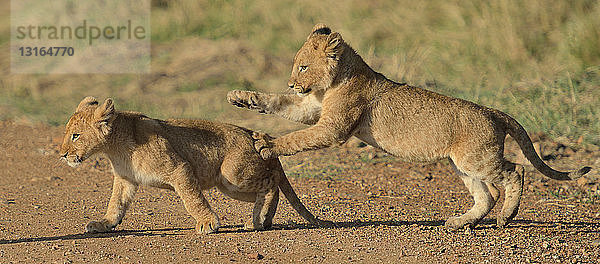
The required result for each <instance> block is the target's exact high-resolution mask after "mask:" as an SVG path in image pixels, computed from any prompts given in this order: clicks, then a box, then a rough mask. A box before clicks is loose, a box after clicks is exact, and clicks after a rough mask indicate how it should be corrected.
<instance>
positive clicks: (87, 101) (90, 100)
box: [75, 96, 98, 112]
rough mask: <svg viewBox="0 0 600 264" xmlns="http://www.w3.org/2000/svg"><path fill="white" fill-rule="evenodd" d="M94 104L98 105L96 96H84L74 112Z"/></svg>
mask: <svg viewBox="0 0 600 264" xmlns="http://www.w3.org/2000/svg"><path fill="white" fill-rule="evenodd" d="M96 105H98V100H96V98H95V97H93V96H88V97H86V98H83V100H81V102H80V103H79V105H78V106H77V109H75V112H81V111H82V110H84V109H86V108H88V107H90V106H96Z"/></svg>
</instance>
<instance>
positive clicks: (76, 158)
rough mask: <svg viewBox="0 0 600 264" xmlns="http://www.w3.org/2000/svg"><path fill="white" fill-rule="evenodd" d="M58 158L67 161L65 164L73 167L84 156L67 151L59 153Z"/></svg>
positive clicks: (79, 162)
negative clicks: (70, 153)
mask: <svg viewBox="0 0 600 264" xmlns="http://www.w3.org/2000/svg"><path fill="white" fill-rule="evenodd" d="M60 159H61V160H64V161H66V162H67V165H69V166H71V167H73V168H75V167H77V166H79V164H81V162H82V161H83V160H84V158H82V157H80V156H79V155H77V154H72V155H69V152H65V154H62V155H60Z"/></svg>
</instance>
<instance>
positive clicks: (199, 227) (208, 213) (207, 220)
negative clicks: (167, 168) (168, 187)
mask: <svg viewBox="0 0 600 264" xmlns="http://www.w3.org/2000/svg"><path fill="white" fill-rule="evenodd" d="M174 187H175V192H177V194H178V195H179V197H181V199H182V200H183V205H184V206H185V209H186V210H187V211H188V213H190V214H191V215H192V217H194V219H196V233H198V234H209V233H214V232H217V230H218V229H219V217H218V216H217V214H216V213H215V212H214V211H213V210H212V208H211V207H210V205H209V204H208V201H207V200H206V198H205V197H204V194H202V190H201V188H200V186H198V184H197V182H196V181H195V180H193V179H192V176H191V173H185V174H183V175H178V176H177V178H176V182H175V184H174Z"/></svg>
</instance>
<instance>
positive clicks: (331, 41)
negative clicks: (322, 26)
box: [325, 32, 344, 60]
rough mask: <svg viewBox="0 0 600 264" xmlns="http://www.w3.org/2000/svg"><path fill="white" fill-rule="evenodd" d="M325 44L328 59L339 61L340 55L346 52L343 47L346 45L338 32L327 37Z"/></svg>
mask: <svg viewBox="0 0 600 264" xmlns="http://www.w3.org/2000/svg"><path fill="white" fill-rule="evenodd" d="M325 43H326V45H325V55H327V58H330V59H333V60H339V58H340V55H342V51H343V50H344V45H342V44H343V43H344V40H343V39H342V35H340V33H337V32H334V33H331V34H330V35H329V36H327V41H326V42H325Z"/></svg>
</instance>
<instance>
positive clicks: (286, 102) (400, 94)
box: [227, 24, 590, 229]
mask: <svg viewBox="0 0 600 264" xmlns="http://www.w3.org/2000/svg"><path fill="white" fill-rule="evenodd" d="M288 85H289V88H290V89H292V90H294V92H296V93H297V95H299V96H296V95H279V94H265V93H258V92H249V91H231V92H229V94H228V95H227V99H228V100H229V102H230V103H232V104H233V105H236V106H239V107H247V108H250V109H255V110H258V111H259V112H261V113H267V114H276V115H279V116H282V117H284V118H287V119H290V120H293V121H298V122H302V123H305V124H310V125H314V126H311V127H309V128H306V129H303V130H299V131H296V132H292V133H290V134H287V135H284V136H282V137H279V138H276V139H273V138H270V137H268V136H267V135H265V134H257V135H255V137H256V138H257V139H259V140H258V141H257V142H256V148H257V150H259V151H260V152H261V155H262V156H263V157H264V158H266V159H271V158H274V157H277V156H279V155H293V154H295V153H297V152H300V151H306V150H312V149H318V148H323V147H327V146H331V145H334V144H337V143H343V142H345V141H346V140H348V138H350V137H351V136H356V137H357V138H359V139H361V140H362V141H364V142H366V143H368V144H369V145H371V146H374V147H377V148H379V149H382V150H384V151H386V152H388V153H391V154H393V155H395V156H397V157H399V158H401V159H403V160H406V161H417V162H430V161H435V160H439V159H443V158H450V160H451V161H452V163H453V164H454V166H455V167H456V169H457V170H458V171H459V174H460V177H461V179H462V180H463V182H464V183H465V185H466V186H467V188H468V189H469V191H470V193H471V195H473V198H474V200H475V205H474V206H473V208H471V209H470V210H469V211H468V212H466V213H465V214H463V215H462V216H460V217H451V218H450V219H448V221H446V226H448V227H450V228H452V229H457V228H461V227H464V226H466V225H475V224H476V223H477V222H479V221H480V220H481V219H482V218H483V217H485V216H486V215H487V214H488V213H489V212H490V210H491V209H492V207H494V205H495V204H496V202H497V200H498V197H499V190H498V188H497V186H498V185H499V184H503V185H504V190H505V199H504V205H503V207H502V211H501V212H500V215H499V216H498V218H497V224H498V225H499V226H504V225H506V224H507V223H508V222H509V221H510V220H511V219H512V218H513V217H514V216H515V215H516V214H517V212H518V208H519V203H520V199H521V194H522V192H523V174H524V168H523V167H522V166H521V165H517V164H514V163H512V162H509V161H507V160H505V159H504V156H503V151H504V139H505V137H506V134H509V135H511V136H512V137H513V138H514V139H515V140H516V141H517V142H518V144H519V146H520V147H521V149H522V150H523V153H524V154H525V157H527V159H528V160H529V161H530V162H531V163H532V164H533V166H534V167H535V168H536V169H537V170H539V171H540V172H541V173H542V174H544V175H546V176H547V177H550V178H552V179H556V180H571V179H576V178H578V177H581V176H582V175H584V174H585V173H587V172H589V171H590V168H589V167H583V168H581V169H580V170H578V171H575V172H560V171H556V170H554V169H552V168H550V167H548V165H546V164H545V163H544V162H543V161H542V160H541V159H540V157H539V156H538V155H537V153H536V152H535V150H534V148H533V145H532V143H531V140H530V138H529V136H528V135H527V132H526V131H525V129H523V127H522V126H521V125H520V124H519V123H518V122H517V121H516V120H515V119H513V118H512V117H510V116H509V115H507V114H505V113H503V112H501V111H498V110H496V109H491V108H488V107H485V106H481V105H477V104H475V103H472V102H469V101H465V100H461V99H458V98H452V97H448V96H444V95H441V94H438V93H435V92H432V91H428V90H425V89H421V88H417V87H413V86H409V85H406V84H403V83H397V82H394V81H392V80H390V79H388V78H386V77H385V76H383V75H382V74H380V73H378V72H375V71H373V69H371V67H369V66H368V65H367V64H366V63H365V62H364V61H363V59H362V58H361V57H360V56H359V55H358V54H357V53H356V52H355V51H354V50H353V49H352V48H351V47H350V45H348V44H347V43H346V42H344V40H343V39H342V36H341V35H340V34H339V33H337V32H332V31H331V29H330V28H329V27H327V26H325V25H323V24H317V25H316V26H315V27H314V28H313V30H312V33H311V34H310V35H309V36H308V39H307V40H306V42H305V43H304V45H303V46H302V47H301V48H300V50H299V51H298V53H296V56H295V57H294V66H293V68H292V74H291V77H290V79H289V82H288Z"/></svg>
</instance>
